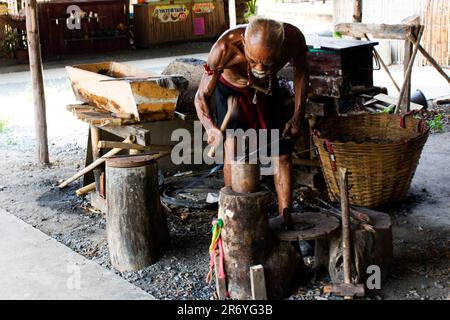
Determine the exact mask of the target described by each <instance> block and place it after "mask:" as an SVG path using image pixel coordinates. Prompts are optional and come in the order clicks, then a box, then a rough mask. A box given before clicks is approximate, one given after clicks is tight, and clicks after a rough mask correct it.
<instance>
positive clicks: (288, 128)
mask: <svg viewBox="0 0 450 320" xmlns="http://www.w3.org/2000/svg"><path fill="white" fill-rule="evenodd" d="M301 133H302V130H301V126H300V121H299V120H298V119H297V118H294V117H293V118H291V119H290V120H289V121H288V122H287V123H286V125H285V127H284V130H283V137H284V138H286V139H289V140H296V139H297V138H298V137H300V135H301Z"/></svg>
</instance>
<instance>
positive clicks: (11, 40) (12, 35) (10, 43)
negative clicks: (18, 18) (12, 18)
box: [3, 27, 28, 54]
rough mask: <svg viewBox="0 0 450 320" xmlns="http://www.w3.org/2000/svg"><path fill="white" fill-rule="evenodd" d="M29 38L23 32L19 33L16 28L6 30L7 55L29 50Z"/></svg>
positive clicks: (5, 46) (5, 48)
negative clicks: (20, 50)
mask: <svg viewBox="0 0 450 320" xmlns="http://www.w3.org/2000/svg"><path fill="white" fill-rule="evenodd" d="M27 48H28V45H27V36H26V33H25V32H23V31H18V30H17V29H16V28H11V27H7V28H5V34H4V40H3V51H4V52H5V53H11V54H13V53H14V52H15V51H16V50H19V49H22V50H24V49H27Z"/></svg>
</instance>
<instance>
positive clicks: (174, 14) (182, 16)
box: [153, 4, 189, 22]
mask: <svg viewBox="0 0 450 320" xmlns="http://www.w3.org/2000/svg"><path fill="white" fill-rule="evenodd" d="M188 15H189V10H188V9H187V7H186V6H185V5H184V4H172V5H166V6H156V7H155V11H153V16H154V17H157V18H158V19H159V21H160V22H177V21H186V19H187V17H188Z"/></svg>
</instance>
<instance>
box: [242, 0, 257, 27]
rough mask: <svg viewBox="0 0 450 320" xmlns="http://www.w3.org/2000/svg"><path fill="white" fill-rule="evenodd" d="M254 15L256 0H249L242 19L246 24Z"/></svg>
mask: <svg viewBox="0 0 450 320" xmlns="http://www.w3.org/2000/svg"><path fill="white" fill-rule="evenodd" d="M255 14H256V0H250V1H248V2H247V11H246V12H245V14H244V19H245V21H246V22H248V21H249V20H250V17H251V16H254V15H255Z"/></svg>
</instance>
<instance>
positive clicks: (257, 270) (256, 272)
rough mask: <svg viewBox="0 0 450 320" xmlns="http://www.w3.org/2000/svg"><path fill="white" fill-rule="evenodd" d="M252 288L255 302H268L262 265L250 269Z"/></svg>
mask: <svg viewBox="0 0 450 320" xmlns="http://www.w3.org/2000/svg"><path fill="white" fill-rule="evenodd" d="M250 286H251V290H252V299H253V300H267V291H266V279H265V278H264V267H263V266H262V265H261V264H258V265H256V266H251V267H250Z"/></svg>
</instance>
